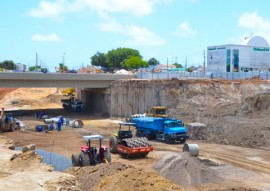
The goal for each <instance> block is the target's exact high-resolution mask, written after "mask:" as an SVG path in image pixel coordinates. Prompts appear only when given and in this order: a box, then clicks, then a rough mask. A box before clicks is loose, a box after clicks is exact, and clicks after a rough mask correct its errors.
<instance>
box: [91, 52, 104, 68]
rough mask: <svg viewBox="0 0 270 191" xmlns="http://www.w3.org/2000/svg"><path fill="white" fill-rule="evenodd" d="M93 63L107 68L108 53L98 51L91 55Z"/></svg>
mask: <svg viewBox="0 0 270 191" xmlns="http://www.w3.org/2000/svg"><path fill="white" fill-rule="evenodd" d="M91 64H92V65H94V66H101V67H104V68H107V67H108V64H107V62H106V54H104V53H100V52H98V51H97V53H96V54H95V55H94V56H92V57H91Z"/></svg>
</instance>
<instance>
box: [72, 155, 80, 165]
mask: <svg viewBox="0 0 270 191" xmlns="http://www.w3.org/2000/svg"><path fill="white" fill-rule="evenodd" d="M71 161H72V166H80V155H79V154H73V155H71Z"/></svg>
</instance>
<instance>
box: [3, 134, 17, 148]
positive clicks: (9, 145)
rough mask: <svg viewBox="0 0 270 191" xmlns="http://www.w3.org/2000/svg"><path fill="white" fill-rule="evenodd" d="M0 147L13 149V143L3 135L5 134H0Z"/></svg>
mask: <svg viewBox="0 0 270 191" xmlns="http://www.w3.org/2000/svg"><path fill="white" fill-rule="evenodd" d="M0 147H6V148H8V149H12V150H14V149H15V143H14V141H12V140H11V139H9V138H7V137H5V136H0Z"/></svg>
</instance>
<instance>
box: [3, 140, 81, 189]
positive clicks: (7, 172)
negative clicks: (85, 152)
mask: <svg viewBox="0 0 270 191" xmlns="http://www.w3.org/2000/svg"><path fill="white" fill-rule="evenodd" d="M10 144H11V145H12V141H11V140H10V139H7V138H5V137H4V136H0V190H32V191H43V190H44V191H46V190H63V191H64V190H70V191H79V190H80V189H79V188H78V186H77V185H78V182H77V181H76V179H75V177H74V176H72V175H70V174H67V173H60V172H53V171H52V169H53V168H52V167H51V166H49V165H46V164H43V163H41V157H40V156H39V155H37V154H35V150H34V149H33V150H25V151H24V152H22V151H18V150H11V149H9V148H8V147H9V146H8V145H10ZM33 148H34V147H33Z"/></svg>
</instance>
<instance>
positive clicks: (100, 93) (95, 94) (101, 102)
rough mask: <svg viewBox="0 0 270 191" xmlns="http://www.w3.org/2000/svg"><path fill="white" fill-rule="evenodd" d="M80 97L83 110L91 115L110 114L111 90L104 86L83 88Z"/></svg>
mask: <svg viewBox="0 0 270 191" xmlns="http://www.w3.org/2000/svg"><path fill="white" fill-rule="evenodd" d="M81 98H82V100H83V101H84V102H85V110H86V111H87V112H89V113H90V114H93V115H101V116H110V108H111V92H110V89H106V88H93V89H83V90H82V91H81Z"/></svg>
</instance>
